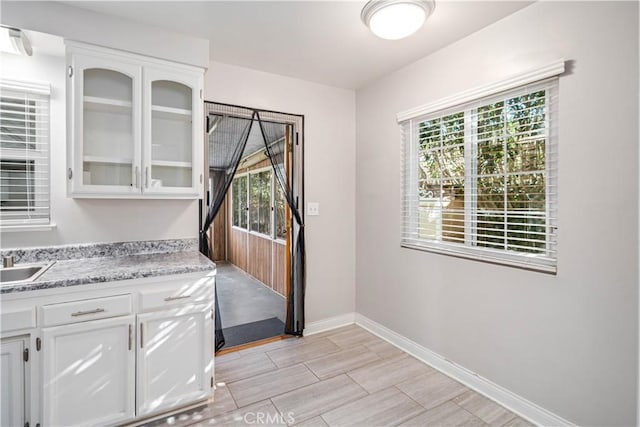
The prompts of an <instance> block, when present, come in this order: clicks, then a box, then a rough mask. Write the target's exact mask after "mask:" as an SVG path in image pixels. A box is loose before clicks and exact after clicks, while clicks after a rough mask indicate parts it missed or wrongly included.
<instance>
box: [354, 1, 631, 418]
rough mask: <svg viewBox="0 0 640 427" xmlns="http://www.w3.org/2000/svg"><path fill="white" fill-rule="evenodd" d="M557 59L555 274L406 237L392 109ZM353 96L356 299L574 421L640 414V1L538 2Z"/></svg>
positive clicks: (365, 309) (368, 312)
mask: <svg viewBox="0 0 640 427" xmlns="http://www.w3.org/2000/svg"><path fill="white" fill-rule="evenodd" d="M427 25H428V23H427ZM561 57H564V58H565V59H567V60H570V61H571V63H570V67H569V69H570V71H569V72H568V73H567V74H566V75H565V76H562V77H561V79H560V138H559V194H560V196H559V230H558V250H559V255H558V274H557V275H555V276H554V275H547V274H543V273H536V272H529V271H524V270H520V269H516V268H510V267H502V266H496V265H491V264H485V263H481V262H475V261H469V260H463V259H458V258H453V257H448V256H444V255H438V254H431V253H426V252H420V251H415V250H409V249H402V248H400V245H399V241H400V168H399V165H400V131H399V127H398V125H397V124H396V122H395V114H396V113H397V112H399V111H403V110H406V109H408V108H411V107H415V106H418V105H421V104H423V103H426V102H429V101H434V100H437V99H439V98H442V97H445V96H447V95H450V94H453V93H457V92H459V91H462V90H465V89H469V88H473V87H476V86H478V85H481V84H485V83H489V82H493V81H496V80H499V79H501V78H503V77H506V76H509V75H511V74H513V73H516V72H518V71H525V70H527V69H529V68H531V67H533V66H536V65H544V64H545V63H547V62H548V61H550V60H554V59H557V58H561ZM356 98H357V107H356V110H357V144H356V147H357V150H356V152H357V154H356V166H357V167H356V171H357V172H356V206H357V212H356V224H357V228H356V242H357V245H356V254H357V267H356V279H357V285H356V311H357V312H359V313H362V314H363V315H365V316H367V317H369V318H371V319H373V320H375V321H377V322H379V323H381V324H383V325H385V326H386V327H388V328H390V329H392V330H394V331H396V332H398V333H400V334H402V335H404V336H406V337H408V338H410V339H411V340H414V341H416V342H417V343H419V344H421V345H423V346H425V347H427V348H429V349H431V350H433V351H435V352H437V353H439V354H441V355H443V356H445V357H447V358H448V359H450V360H452V361H454V362H456V363H458V364H460V365H462V366H464V367H466V368H468V369H470V370H472V371H475V372H477V373H478V374H480V375H482V376H484V377H486V378H488V379H490V380H492V381H493V382H495V383H497V384H499V385H501V386H503V387H505V388H507V389H509V390H511V391H513V392H515V393H517V394H519V395H521V396H523V397H524V398H526V399H528V400H530V401H532V402H534V403H537V404H538V405H540V406H542V407H544V408H546V409H548V410H550V411H552V412H554V413H556V414H558V415H560V416H561V417H564V418H565V419H567V420H569V421H572V422H574V423H577V424H580V425H600V426H602V425H607V426H612V425H626V426H629V425H634V424H635V423H636V405H637V402H638V400H637V397H638V390H637V381H638V380H637V378H638V376H637V374H638V372H637V371H638V271H637V262H638V247H637V244H638V242H637V240H636V238H637V236H638V229H637V228H638V4H637V3H635V2H629V3H609V2H606V3H604V2H603V3H596V2H576V3H574V2H567V3H555V2H538V3H535V4H533V5H531V6H529V7H527V8H525V9H523V10H521V11H519V12H517V13H515V14H514V15H511V16H509V17H507V18H505V19H503V20H501V21H499V22H497V23H495V24H493V25H491V26H489V27H487V28H485V29H483V30H481V31H479V32H477V33H475V34H473V35H471V36H469V37H467V38H465V39H463V40H461V41H459V42H457V43H455V44H453V45H451V46H449V47H447V48H444V49H442V50H440V51H438V52H436V53H434V54H432V55H430V56H428V57H426V58H424V59H422V60H420V61H418V62H416V63H413V64H411V65H409V66H407V67H405V68H404V69H402V70H399V71H397V72H395V73H393V74H391V75H389V76H387V77H385V78H383V79H381V80H379V81H377V82H375V83H373V84H371V85H369V86H367V87H365V88H363V89H362V90H359V91H358V92H357V97H356Z"/></svg>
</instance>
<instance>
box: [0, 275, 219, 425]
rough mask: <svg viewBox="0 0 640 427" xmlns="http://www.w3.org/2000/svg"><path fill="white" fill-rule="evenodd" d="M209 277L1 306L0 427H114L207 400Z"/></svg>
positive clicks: (19, 297)
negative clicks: (0, 402) (0, 368)
mask: <svg viewBox="0 0 640 427" xmlns="http://www.w3.org/2000/svg"><path fill="white" fill-rule="evenodd" d="M214 274H215V273H213V272H211V273H210V272H203V273H185V274H181V275H175V276H169V277H166V278H145V279H135V280H127V281H121V282H112V283H104V284H103V283H100V284H99V285H96V286H95V287H93V288H91V289H86V288H85V289H84V290H83V289H82V288H81V287H78V290H77V291H76V290H75V289H74V290H69V289H67V288H60V289H52V290H47V293H40V292H39V291H33V292H23V293H15V294H8V295H7V296H6V297H3V298H2V299H0V333H1V339H2V341H1V345H0V354H1V356H2V357H1V362H2V370H1V372H0V393H1V394H0V399H1V401H2V406H1V408H0V409H1V412H0V417H1V419H0V427H5V426H11V427H24V426H26V425H27V424H28V425H31V427H38V426H39V427H59V426H60V427H70V426H83V427H84V426H121V425H128V424H131V423H137V422H142V420H143V419H145V418H148V419H152V418H153V417H155V416H159V415H160V414H161V413H168V412H171V411H174V410H177V409H180V408H184V407H188V406H191V405H196V404H200V403H202V402H204V401H206V400H207V399H208V398H209V397H210V396H211V393H212V391H213V363H214V359H213V325H214V321H213V310H212V308H213V306H214V286H215V277H214ZM25 350H27V351H28V353H27V352H25Z"/></svg>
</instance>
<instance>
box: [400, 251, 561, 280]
mask: <svg viewBox="0 0 640 427" xmlns="http://www.w3.org/2000/svg"><path fill="white" fill-rule="evenodd" d="M400 246H401V247H403V248H407V249H415V250H419V251H423V252H432V253H436V254H440V255H448V256H453V257H457V258H464V259H468V260H472V261H479V262H485V263H489V264H496V265H504V266H507V267H515V268H520V269H523V270H530V271H536V272H540V273H547V274H553V275H555V274H557V272H558V268H557V266H556V265H549V264H542V263H540V264H538V263H533V262H527V261H525V260H519V259H517V258H516V257H510V258H507V257H504V258H503V257H501V256H500V255H499V254H496V255H494V254H492V253H491V252H488V253H484V251H475V250H465V248H451V247H433V246H426V245H425V246H422V245H416V244H413V245H412V244H410V243H401V244H400Z"/></svg>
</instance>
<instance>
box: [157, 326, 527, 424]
mask: <svg viewBox="0 0 640 427" xmlns="http://www.w3.org/2000/svg"><path fill="white" fill-rule="evenodd" d="M215 369H216V382H217V386H216V390H215V393H214V398H213V399H212V401H211V402H209V404H207V405H206V406H204V407H202V408H199V409H197V410H194V411H192V412H189V413H184V414H180V415H176V416H173V417H169V418H166V419H163V420H159V421H155V422H154V423H152V424H153V425H154V426H157V425H173V426H181V427H182V426H244V425H290V426H301V427H302V426H363V427H378V426H398V425H401V426H505V427H508V426H531V424H530V423H528V422H527V421H525V420H524V419H522V418H519V417H518V416H516V415H515V414H513V413H512V412H510V411H508V410H507V409H505V408H503V407H502V406H500V405H498V404H497V403H495V402H493V401H492V400H489V399H487V398H486V397H484V396H482V395H480V394H478V393H476V392H474V391H472V390H470V389H468V388H467V387H465V386H464V385H462V384H460V383H458V382H457V381H455V380H453V379H451V378H449V377H447V376H446V375H443V374H442V373H440V372H438V371H436V370H435V369H433V368H431V367H430V366H428V365H426V364H424V363H422V362H420V361H419V360H417V359H415V358H413V357H411V356H409V355H408V354H406V353H404V352H402V351H401V350H399V349H397V348H396V347H394V346H392V345H391V344H389V343H387V342H385V341H383V340H381V339H379V338H378V337H376V336H375V335H373V334H371V333H369V332H367V331H365V330H364V329H362V328H360V327H358V326H347V327H344V328H340V329H335V330H332V331H328V332H324V333H321V334H317V335H312V336H310V337H304V338H291V339H287V340H282V341H276V342H272V343H269V344H266V345H263V346H259V347H252V348H249V349H246V350H241V351H238V352H234V353H228V354H226V355H224V356H220V357H216V360H215ZM150 425H151V424H150Z"/></svg>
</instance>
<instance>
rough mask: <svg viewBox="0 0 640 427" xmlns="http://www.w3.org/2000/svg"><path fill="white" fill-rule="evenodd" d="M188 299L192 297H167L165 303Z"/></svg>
mask: <svg viewBox="0 0 640 427" xmlns="http://www.w3.org/2000/svg"><path fill="white" fill-rule="evenodd" d="M187 298H191V295H178V296H173V297H166V298H165V299H164V300H165V301H176V300H179V299H187Z"/></svg>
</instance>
